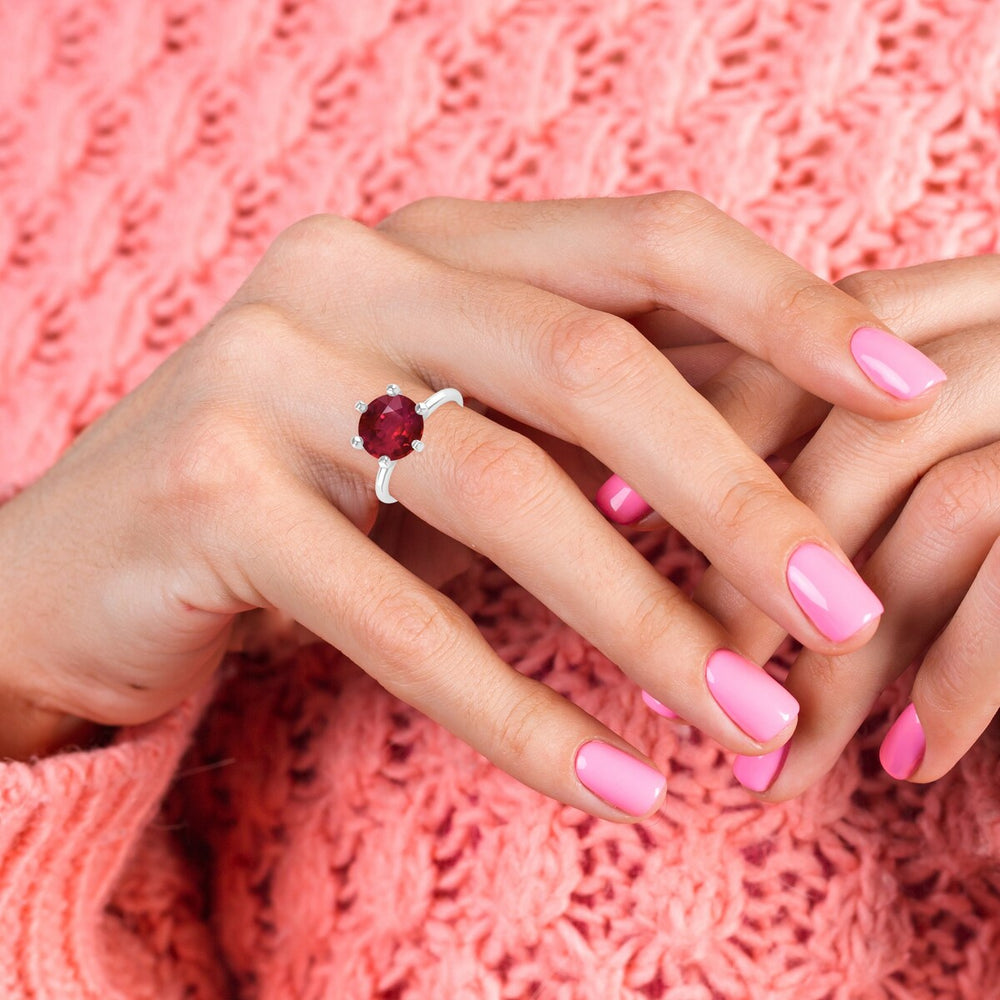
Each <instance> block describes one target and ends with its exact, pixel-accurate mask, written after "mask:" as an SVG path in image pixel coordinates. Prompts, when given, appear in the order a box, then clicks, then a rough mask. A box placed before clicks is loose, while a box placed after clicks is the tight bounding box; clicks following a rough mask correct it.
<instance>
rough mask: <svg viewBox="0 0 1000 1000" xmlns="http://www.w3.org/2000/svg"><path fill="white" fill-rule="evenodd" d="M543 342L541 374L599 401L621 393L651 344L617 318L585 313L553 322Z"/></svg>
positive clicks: (557, 387)
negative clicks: (643, 345) (647, 343)
mask: <svg viewBox="0 0 1000 1000" xmlns="http://www.w3.org/2000/svg"><path fill="white" fill-rule="evenodd" d="M640 341H641V343H640ZM538 343H539V345H540V346H539V354H540V358H539V364H540V367H541V374H542V376H543V377H544V378H545V380H546V381H547V382H548V383H550V384H551V385H552V386H553V388H554V391H556V392H558V393H560V394H562V395H563V396H565V397H566V398H568V399H571V400H573V401H574V402H579V401H581V400H582V401H586V402H594V400H595V399H599V398H600V397H601V396H602V395H605V394H616V393H618V392H620V390H621V384H622V381H623V380H626V379H627V378H628V377H629V375H631V374H632V373H634V372H635V371H636V370H637V369H638V368H640V367H641V365H642V359H641V357H640V354H641V346H642V344H645V343H646V342H645V341H642V339H641V338H640V337H639V335H638V333H637V332H636V330H635V328H634V327H633V326H632V325H631V323H628V322H627V321H625V320H623V319H620V318H619V317H617V316H612V315H610V314H606V313H597V312H592V311H586V312H583V311H580V312H572V313H569V314H568V315H565V314H564V315H561V316H559V317H556V318H553V319H549V320H547V321H546V322H545V324H544V329H543V331H542V335H541V337H540V338H539V341H538Z"/></svg>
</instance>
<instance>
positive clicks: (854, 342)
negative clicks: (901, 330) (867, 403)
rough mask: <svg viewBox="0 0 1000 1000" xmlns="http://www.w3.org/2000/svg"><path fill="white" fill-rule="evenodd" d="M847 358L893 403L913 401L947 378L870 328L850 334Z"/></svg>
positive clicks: (904, 344)
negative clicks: (852, 357) (891, 398)
mask: <svg viewBox="0 0 1000 1000" xmlns="http://www.w3.org/2000/svg"><path fill="white" fill-rule="evenodd" d="M851 354H853V355H854V360H855V361H857V363H858V367H859V368H860V369H861V370H862V371H863V372H864V373H865V374H866V375H867V376H868V377H869V378H870V379H871V380H872V382H874V383H875V384H876V385H877V386H878V387H879V388H880V389H882V390H883V391H884V392H887V393H889V395H890V396H895V397H896V398H897V399H915V398H916V397H917V396H919V395H921V394H922V393H925V392H927V390H928V389H930V388H932V387H933V386H935V385H937V384H938V383H939V382H943V381H944V380H945V379H946V378H947V377H948V376H947V375H945V373H944V372H943V371H942V370H941V369H940V368H938V366H937V365H936V364H934V362H933V361H931V359H930V358H929V357H927V355H926V354H923V353H921V352H920V351H918V350H917V349H916V348H915V347H914V346H913V345H912V344H908V343H907V342H906V341H905V340H901V339H900V338H899V337H897V336H895V335H894V334H891V333H889V332H887V331H886V330H879V329H876V328H875V327H872V326H863V327H862V328H861V329H860V330H855V331H854V333H853V335H852V336H851Z"/></svg>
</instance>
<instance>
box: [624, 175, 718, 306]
mask: <svg viewBox="0 0 1000 1000" xmlns="http://www.w3.org/2000/svg"><path fill="white" fill-rule="evenodd" d="M631 202H632V212H631V218H630V219H629V220H628V222H629V232H630V235H631V237H632V241H633V244H634V246H635V247H636V248H637V250H638V252H639V256H640V263H641V265H643V267H642V273H643V274H644V275H646V276H647V278H648V281H649V283H650V285H651V290H652V291H653V293H654V294H655V295H656V296H657V297H658V296H662V293H663V286H664V283H669V281H670V275H671V274H673V273H674V271H675V268H676V263H677V261H678V259H679V258H680V257H681V256H682V255H683V254H684V253H685V252H686V248H687V244H688V242H689V240H690V237H691V236H692V235H693V234H695V233H697V232H700V231H704V230H705V229H707V228H709V227H711V226H713V225H714V224H715V223H716V221H717V220H718V218H719V217H720V215H721V213H720V212H719V210H718V209H717V208H716V207H715V205H713V204H712V203H711V202H710V201H708V200H707V199H706V198H703V197H702V196H701V195H699V194H696V193H695V192H694V191H685V190H676V191H658V192H655V193H653V194H644V195H639V196H637V197H635V198H633V199H631Z"/></svg>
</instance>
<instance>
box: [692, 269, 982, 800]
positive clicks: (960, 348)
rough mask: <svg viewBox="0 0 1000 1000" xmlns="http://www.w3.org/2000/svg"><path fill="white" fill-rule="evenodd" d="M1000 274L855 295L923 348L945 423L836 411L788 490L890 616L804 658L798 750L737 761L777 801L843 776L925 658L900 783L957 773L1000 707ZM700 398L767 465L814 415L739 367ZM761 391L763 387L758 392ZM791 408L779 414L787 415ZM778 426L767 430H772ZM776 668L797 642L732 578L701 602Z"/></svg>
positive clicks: (709, 582) (924, 273) (710, 583)
mask: <svg viewBox="0 0 1000 1000" xmlns="http://www.w3.org/2000/svg"><path fill="white" fill-rule="evenodd" d="M998 279H1000V257H998V256H984V257H973V258H968V259H963V260H956V261H946V262H941V263H935V264H928V265H921V266H919V267H914V268H907V269H904V270H901V271H895V272H882V273H877V272H866V273H864V274H859V275H855V276H853V277H851V278H848V279H845V281H844V282H842V283H841V285H842V287H844V288H845V290H848V291H850V292H851V293H852V294H853V295H856V296H857V297H858V298H859V299H861V300H862V301H864V302H866V303H867V304H868V305H869V306H870V307H871V308H873V309H875V310H877V311H878V312H879V314H880V315H883V316H885V317H886V318H887V319H888V320H889V321H890V322H892V323H893V324H894V326H895V328H896V329H897V330H899V331H900V333H901V334H903V335H905V336H907V337H909V338H910V339H912V340H913V341H914V342H916V343H920V344H921V345H922V346H923V349H924V350H925V351H926V352H927V353H928V354H929V355H930V357H932V358H933V359H934V360H935V361H937V362H938V363H939V364H941V365H942V366H943V367H945V368H946V369H947V371H948V373H949V381H948V384H947V386H945V388H944V390H943V393H942V396H941V399H940V401H939V404H938V405H937V406H936V407H934V408H933V409H932V410H929V411H927V412H926V413H924V414H921V415H920V416H918V417H913V418H910V419H908V420H903V421H899V422H897V423H893V424H886V423H879V422H875V421H871V420H868V419H866V418H863V417H859V416H857V415H856V414H851V413H847V412H846V411H844V410H842V409H835V410H834V411H833V412H832V413H831V414H830V416H829V417H828V418H827V419H826V420H825V422H824V423H823V425H822V426H821V427H820V428H819V430H818V431H817V432H816V434H815V436H814V437H813V438H812V439H811V440H810V441H809V443H808V444H807V445H806V446H805V447H804V448H803V449H802V451H801V453H800V454H799V455H798V457H797V458H796V459H795V461H794V462H793V463H792V465H791V466H790V468H789V469H788V471H787V472H786V474H785V475H784V477H783V481H784V482H785V484H786V485H787V486H788V487H789V488H790V489H791V490H792V491H793V492H794V493H795V494H796V495H797V496H798V497H800V498H801V499H803V500H804V501H806V502H807V503H808V504H809V505H810V506H811V507H812V508H813V509H814V510H815V511H816V513H817V514H819V515H820V517H822V518H823V520H824V522H825V523H826V524H828V525H829V526H830V527H831V529H832V530H833V531H834V532H835V534H836V535H837V537H838V539H839V540H840V542H841V543H842V544H843V546H844V548H845V549H846V550H847V551H848V552H850V553H852V554H854V553H857V552H858V551H859V550H861V549H862V547H865V548H867V549H868V550H869V551H871V555H870V557H869V558H868V560H867V562H866V563H865V565H864V570H863V576H864V578H865V580H866V581H867V582H868V583H869V585H870V586H871V587H872V589H873V590H874V591H875V592H876V593H877V594H878V595H879V597H880V598H881V599H882V601H883V603H884V605H885V609H886V610H885V615H884V618H883V621H882V624H881V626H880V628H879V631H878V633H877V634H876V636H875V637H874V639H873V640H872V641H871V642H870V643H868V644H867V645H866V646H865V647H864V648H863V649H858V650H854V651H852V652H850V653H849V654H846V655H843V656H829V655H825V654H823V653H819V652H815V651H808V650H807V651H805V652H803V653H802V654H801V655H800V656H799V657H798V659H797V661H796V662H795V664H794V665H793V667H792V669H791V672H790V673H789V676H788V679H787V686H788V689H789V690H790V691H791V692H792V693H793V694H794V695H795V696H796V698H797V699H798V701H799V702H800V704H801V706H802V713H801V715H800V719H799V725H798V728H797V729H796V732H795V737H794V739H793V740H792V741H791V743H790V744H788V746H787V748H782V749H781V750H779V751H777V752H775V753H772V754H770V755H766V756H763V757H761V756H758V757H754V758H753V759H750V758H743V759H740V760H738V761H737V764H736V772H737V775H738V777H739V778H740V780H742V781H743V782H744V783H745V784H746V785H748V787H750V788H752V789H754V790H758V791H763V790H765V789H768V791H767V798H769V799H772V800H779V799H786V798H789V797H791V796H793V795H796V794H798V793H799V792H801V791H803V790H804V789H805V788H806V787H808V786H809V785H811V784H812V783H814V782H815V781H816V780H818V779H819V778H820V777H821V776H822V775H823V774H825V773H826V772H827V771H828V770H829V768H830V767H832V765H833V764H834V762H835V761H836V759H837V758H838V756H839V755H840V753H841V751H842V750H843V748H844V746H845V745H846V744H847V742H848V741H849V739H850V738H851V736H852V735H853V734H854V733H855V731H856V730H857V728H858V726H859V725H860V724H861V723H862V722H863V721H864V719H865V717H866V716H867V715H868V713H869V712H870V710H871V707H872V704H873V702H874V701H875V699H876V698H877V696H878V695H879V694H880V692H881V691H882V690H883V689H884V688H885V687H887V686H888V685H889V684H890V683H892V682H893V681H894V680H895V679H896V678H897V677H898V676H899V675H900V674H901V673H902V672H903V671H904V670H905V669H906V668H907V667H908V666H909V665H910V664H911V663H912V662H913V661H914V660H915V659H917V658H921V657H922V662H921V664H920V667H919V669H918V671H917V673H916V677H915V681H914V684H913V688H912V693H911V703H910V705H909V706H908V707H907V709H906V710H905V711H904V712H903V713H902V715H901V716H900V718H899V719H898V720H897V721H896V723H895V724H894V725H893V727H892V728H891V730H890V732H889V734H888V736H887V737H886V739H885V741H884V742H883V746H882V762H883V765H884V766H885V767H886V769H887V770H888V771H889V773H890V774H892V775H893V776H895V777H897V778H909V779H911V780H914V781H931V780H933V779H935V778H937V777H940V776H941V775H942V774H944V773H945V772H946V771H948V770H949V769H950V768H951V767H952V766H953V765H954V764H955V762H956V761H958V760H959V759H960V758H961V756H962V755H963V754H964V753H965V752H966V751H967V750H968V749H969V747H970V746H971V745H972V744H973V743H974V742H975V740H976V739H977V737H978V736H979V735H980V734H981V733H982V732H983V730H984V729H985V728H986V726H987V725H988V724H989V722H990V720H991V719H992V718H993V716H994V714H995V713H996V710H997V708H998V707H1000V683H998V680H1000V673H998V670H997V664H998V663H1000V543H998V542H997V538H998V536H1000V280H998ZM738 363H739V365H740V366H741V375H740V378H738V379H736V380H732V379H731V373H726V372H723V373H720V374H719V375H718V376H717V377H716V378H714V379H710V380H709V381H708V382H706V383H705V385H704V386H703V387H702V388H703V390H705V391H706V393H707V395H708V397H709V398H712V399H714V401H715V402H716V403H717V404H718V405H719V406H720V407H721V409H722V410H723V411H724V412H725V413H726V414H727V416H728V417H729V418H730V419H731V420H732V421H733V423H734V426H735V427H736V428H737V429H738V430H740V431H741V433H742V434H743V436H744V438H745V439H746V440H748V441H749V442H750V443H751V444H752V446H753V447H754V448H755V449H758V450H760V451H761V452H762V453H767V452H768V451H773V450H776V446H777V445H778V444H779V443H780V442H781V441H782V440H785V439H789V438H791V437H793V436H794V432H792V431H790V430H785V429H782V424H784V423H787V422H788V421H789V420H790V416H791V414H792V413H794V412H795V411H796V410H797V409H798V408H799V407H800V405H804V406H805V407H806V408H809V409H811V410H812V412H813V414H815V409H816V404H815V401H812V402H810V401H805V400H802V398H801V397H802V393H801V390H800V389H799V388H797V387H796V386H793V385H792V384H791V383H789V382H788V381H787V380H786V379H784V378H783V377H782V376H780V375H777V374H775V373H774V372H773V371H767V370H766V368H765V366H762V365H760V364H759V363H758V362H756V361H755V360H754V359H742V360H741V361H740V362H738ZM750 387H752V388H750ZM775 401H777V403H778V406H777V409H776V410H772V408H773V407H774V406H775ZM768 415H770V417H769V416H768ZM696 597H697V599H698V601H699V602H700V603H701V604H703V606H705V607H706V608H707V609H709V610H711V611H712V612H713V613H714V614H715V615H716V616H717V617H718V618H719V620H720V621H722V622H724V623H725V624H726V625H727V626H728V627H729V628H730V630H731V631H732V632H733V634H734V635H735V636H736V638H737V639H738V641H739V642H740V644H741V648H744V649H746V650H748V651H750V653H751V655H753V656H754V657H757V658H760V659H761V660H763V659H764V658H766V657H767V656H769V655H770V654H771V652H773V650H774V648H775V647H776V646H777V644H778V642H780V640H781V638H782V637H783V632H782V630H781V629H780V627H778V626H776V625H775V624H774V623H773V622H769V621H767V620H766V619H765V618H764V617H763V616H762V615H761V614H760V613H759V611H757V609H755V608H754V607H752V606H751V605H750V604H749V603H748V602H747V601H746V600H745V598H744V597H743V596H742V595H740V594H739V593H737V592H736V591H735V590H734V589H733V588H732V587H731V586H730V584H728V583H727V582H726V581H725V580H724V579H722V577H721V575H720V574H718V573H717V572H714V571H712V570H709V572H708V573H706V575H705V578H704V580H703V583H702V586H701V587H700V589H699V592H698V594H697V595H696Z"/></svg>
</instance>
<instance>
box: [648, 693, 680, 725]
mask: <svg viewBox="0 0 1000 1000" xmlns="http://www.w3.org/2000/svg"><path fill="white" fill-rule="evenodd" d="M642 700H643V701H644V702H645V703H646V705H647V707H648V708H651V709H652V710H653V711H654V712H656V714H657V715H662V716H663V718H665V719H679V718H680V716H679V715H678V714H677V713H676V712H675V711H674V710H673V709H672V708H667V706H666V705H664V704H663V702H662V701H657V700H656V699H655V698H654V697H653V696H652V695H651V694H650V693H649V692H648V691H643V692H642Z"/></svg>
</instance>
